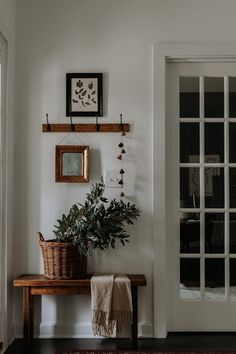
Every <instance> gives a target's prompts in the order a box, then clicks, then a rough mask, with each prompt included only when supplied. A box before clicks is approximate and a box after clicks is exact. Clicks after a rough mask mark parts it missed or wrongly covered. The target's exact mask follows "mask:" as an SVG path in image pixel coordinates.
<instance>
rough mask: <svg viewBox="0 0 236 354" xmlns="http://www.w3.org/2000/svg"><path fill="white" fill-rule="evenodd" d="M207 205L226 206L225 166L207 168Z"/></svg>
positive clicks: (213, 206) (212, 206)
mask: <svg viewBox="0 0 236 354" xmlns="http://www.w3.org/2000/svg"><path fill="white" fill-rule="evenodd" d="M204 179H205V181H204V182H205V207H206V208H224V168H219V167H209V168H205V176H204Z"/></svg>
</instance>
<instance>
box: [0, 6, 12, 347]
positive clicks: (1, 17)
mask: <svg viewBox="0 0 236 354" xmlns="http://www.w3.org/2000/svg"><path fill="white" fill-rule="evenodd" d="M0 32H1V34H2V36H3V37H4V39H5V40H6V42H7V105H6V110H7V112H6V127H5V129H6V132H5V134H6V147H5V153H6V157H5V158H6V186H5V189H6V210H5V211H4V213H5V225H4V228H5V234H4V235H3V240H2V242H3V253H4V256H3V258H4V259H3V261H4V263H5V264H4V266H3V269H2V268H1V273H2V276H3V273H4V276H3V277H2V279H3V280H4V285H3V284H2V285H3V286H4V294H3V296H4V306H3V312H4V326H3V340H4V346H6V345H7V343H9V341H10V340H11V339H12V338H13V337H14V328H13V323H12V317H13V314H12V308H13V307H12V302H13V300H12V279H13V255H12V254H13V251H14V247H13V232H12V230H13V222H14V221H13V220H14V218H13V199H14V180H13V169H14V74H15V0H0ZM1 261H2V258H1ZM2 265H3V264H2V263H1V267H2Z"/></svg>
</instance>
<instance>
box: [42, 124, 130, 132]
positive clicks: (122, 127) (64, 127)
mask: <svg viewBox="0 0 236 354" xmlns="http://www.w3.org/2000/svg"><path fill="white" fill-rule="evenodd" d="M71 131H72V132H77V133H120V132H122V131H125V132H129V124H109V123H108V124H72V125H71V124H42V132H43V133H64V132H65V133H69V132H71Z"/></svg>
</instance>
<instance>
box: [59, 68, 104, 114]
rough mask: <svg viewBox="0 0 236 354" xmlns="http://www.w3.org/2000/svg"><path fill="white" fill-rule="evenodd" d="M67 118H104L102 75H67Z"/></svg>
mask: <svg viewBox="0 0 236 354" xmlns="http://www.w3.org/2000/svg"><path fill="white" fill-rule="evenodd" d="M66 114H67V116H102V74H101V73H97V74H91V73H88V74H85V73H82V74H67V75H66Z"/></svg>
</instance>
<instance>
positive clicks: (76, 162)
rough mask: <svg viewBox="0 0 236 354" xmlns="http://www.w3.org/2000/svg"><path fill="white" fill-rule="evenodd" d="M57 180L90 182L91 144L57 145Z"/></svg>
mask: <svg viewBox="0 0 236 354" xmlns="http://www.w3.org/2000/svg"><path fill="white" fill-rule="evenodd" d="M55 167H56V168H55V175H56V176H55V177H56V178H55V180H56V182H65V183H86V182H89V146H86V145H57V146H56V166H55Z"/></svg>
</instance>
